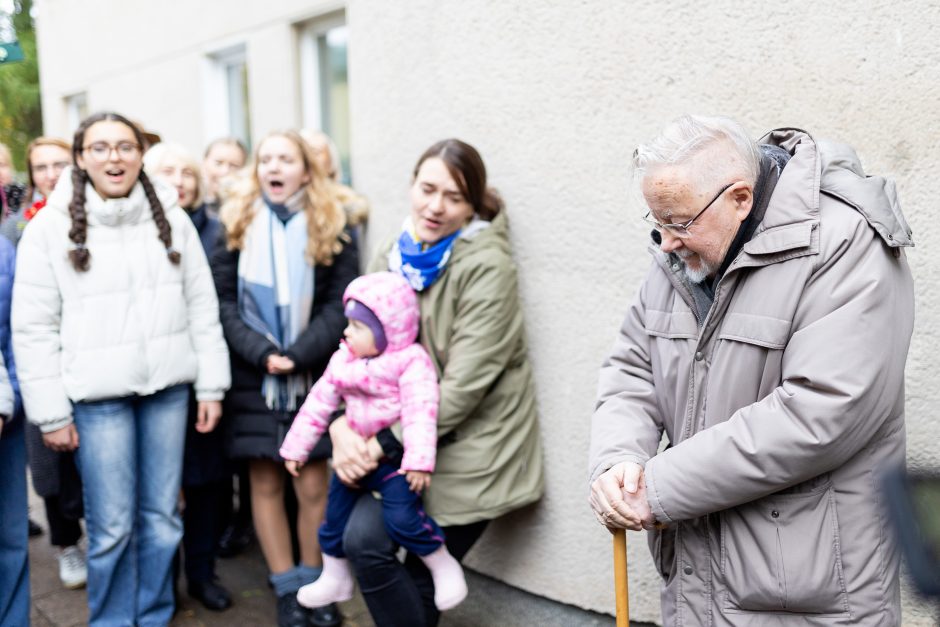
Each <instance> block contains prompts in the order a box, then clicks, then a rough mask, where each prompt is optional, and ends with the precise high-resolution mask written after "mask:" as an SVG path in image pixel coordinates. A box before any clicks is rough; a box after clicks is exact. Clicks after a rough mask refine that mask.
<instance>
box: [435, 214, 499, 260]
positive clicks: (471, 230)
mask: <svg viewBox="0 0 940 627" xmlns="http://www.w3.org/2000/svg"><path fill="white" fill-rule="evenodd" d="M494 249H495V250H499V251H501V252H503V253H505V254H507V255H509V254H510V252H511V251H510V247H509V221H508V220H507V219H506V212H505V210H503V211H500V212H499V213H498V214H496V217H495V218H493V219H492V220H490V221H486V220H481V219H479V218H477V219H474V220H473V221H472V222H471V223H470V224H469V225H468V226H467V227H465V228H464V229H463V231H462V232H461V233H460V236H459V237H458V238H457V241H456V242H455V243H454V248H453V250H452V251H451V258H450V261H449V262H448V263H449V264H450V265H453V264H455V263H461V261H463V260H464V259H466V258H469V257H473V256H474V255H476V254H477V253H479V252H482V251H491V250H494Z"/></svg>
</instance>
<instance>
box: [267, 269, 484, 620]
mask: <svg viewBox="0 0 940 627" xmlns="http://www.w3.org/2000/svg"><path fill="white" fill-rule="evenodd" d="M343 304H344V306H345V308H346V317H347V318H348V319H349V324H348V325H347V327H346V330H345V331H344V332H343V335H344V338H345V339H344V340H343V342H342V343H341V345H340V347H339V350H337V351H336V352H335V353H334V354H333V357H332V358H331V359H330V363H329V365H328V366H327V367H326V371H325V372H324V373H323V376H322V377H321V378H320V380H319V381H317V382H316V384H315V385H314V386H313V388H312V389H311V390H310V394H309V395H308V396H307V400H306V401H304V404H303V406H302V407H301V408H300V411H299V412H298V414H297V417H296V418H294V422H293V424H292V425H291V428H290V431H289V432H288V433H287V436H286V437H285V438H284V443H283V444H282V445H281V449H280V454H281V457H283V458H284V459H285V460H287V461H286V462H285V465H286V467H287V470H288V472H290V473H291V474H293V475H295V476H296V475H297V474H298V470H299V468H300V466H302V465H303V463H304V462H305V461H306V460H307V455H308V454H309V453H310V451H311V450H313V447H314V446H315V445H316V443H317V441H319V439H320V438H321V437H322V436H323V433H324V431H326V429H327V427H328V426H329V418H330V414H332V413H333V411H334V410H336V408H337V407H338V406H339V405H340V403H341V402H343V401H345V403H346V420H347V422H348V423H349V426H350V427H351V428H352V429H354V430H355V431H356V432H357V433H359V435H361V436H362V437H364V438H366V439H368V438H370V437H372V436H373V435H375V434H376V433H378V432H379V431H381V430H382V429H384V428H386V427H388V426H390V425H392V424H394V423H396V422H398V421H399V420H400V421H401V427H402V429H401V433H402V443H403V446H404V449H405V452H404V456H403V457H402V462H401V468H396V467H394V466H392V465H391V464H389V463H386V462H385V460H383V462H380V463H379V466H378V468H376V469H375V470H374V471H373V472H372V473H370V474H369V475H367V476H366V477H363V478H362V479H361V480H360V481H359V488H358V489H357V488H350V487H348V486H346V485H344V484H343V483H342V482H340V480H339V479H338V478H337V476H336V474H335V473H334V475H333V477H332V479H331V480H330V492H329V498H328V501H327V505H326V520H324V522H323V525H322V526H321V527H320V531H319V538H320V549H321V551H322V552H323V573H322V574H321V575H320V578H319V579H317V580H316V581H315V582H313V583H311V584H308V585H306V586H303V587H302V588H301V589H300V590H299V591H298V592H297V600H298V602H299V603H300V604H301V605H303V606H306V607H321V606H323V605H328V604H330V603H336V602H340V601H346V600H348V599H350V598H351V597H352V593H353V578H352V574H351V572H350V569H349V564H348V563H347V561H346V559H345V558H344V554H343V530H344V529H345V528H346V523H347V522H348V520H349V516H350V514H351V513H352V509H353V506H354V505H355V503H356V500H357V499H358V498H359V496H360V495H361V494H362V493H363V492H364V491H366V492H371V491H377V492H379V493H380V494H381V495H382V514H383V517H384V520H385V528H386V530H387V531H388V534H389V536H390V537H391V538H392V539H393V540H394V541H396V542H397V543H399V544H400V545H401V546H403V547H405V548H406V549H408V550H409V551H411V552H413V553H414V554H416V555H418V556H419V557H420V558H421V560H422V561H423V562H424V563H425V565H426V566H427V567H428V570H430V571H431V576H432V578H433V580H434V603H435V605H436V606H437V607H438V609H440V610H442V611H443V610H447V609H450V608H452V607H455V606H456V605H458V604H459V603H460V602H461V601H463V599H464V598H465V597H466V596H467V584H466V581H465V580H464V575H463V569H462V568H461V567H460V564H459V562H457V560H456V559H454V557H453V556H452V555H451V554H450V553H449V552H448V551H447V547H446V546H444V533H443V532H442V531H441V529H440V527H439V526H438V525H437V523H436V522H434V520H433V519H431V518H430V517H429V516H428V515H427V514H426V513H425V512H424V508H423V506H422V504H421V497H420V492H421V490H423V489H425V488H426V487H428V486H429V485H430V483H431V476H430V474H431V472H433V470H434V460H435V457H436V454H437V406H438V399H439V395H440V392H439V389H438V384H437V375H436V373H435V371H434V364H433V363H431V358H430V357H429V356H428V354H427V352H426V351H425V350H424V348H423V347H422V346H421V345H420V344H418V343H417V342H416V340H417V337H418V322H419V318H420V314H419V310H418V299H417V296H416V295H415V293H414V291H413V290H412V289H411V287H410V286H409V285H408V282H407V281H406V280H405V279H404V277H402V276H401V275H400V274H395V273H391V272H379V273H376V274H367V275H365V276H361V277H359V278H357V279H356V280H354V281H353V282H352V283H350V284H349V287H347V288H346V292H345V294H343Z"/></svg>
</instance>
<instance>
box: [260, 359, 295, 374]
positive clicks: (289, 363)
mask: <svg viewBox="0 0 940 627" xmlns="http://www.w3.org/2000/svg"><path fill="white" fill-rule="evenodd" d="M265 366H266V367H267V369H268V374H290V373H292V372H293V371H294V368H295V367H296V364H295V363H294V360H293V359H291V358H290V357H287V356H285V355H278V354H273V355H268V358H267V360H266V361H265Z"/></svg>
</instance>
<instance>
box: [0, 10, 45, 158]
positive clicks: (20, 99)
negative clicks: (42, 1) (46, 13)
mask: <svg viewBox="0 0 940 627" xmlns="http://www.w3.org/2000/svg"><path fill="white" fill-rule="evenodd" d="M32 4H33V3H32V0H18V1H17V2H16V9H15V13H14V16H13V26H14V28H16V35H17V39H19V43H20V47H21V48H22V49H23V55H24V56H25V57H26V58H25V60H24V61H21V62H17V63H5V64H3V65H0V142H2V143H4V144H6V145H7V146H9V148H10V152H12V153H13V164H14V167H15V168H16V170H17V171H19V172H24V171H25V165H26V161H25V156H26V146H27V144H29V142H30V140H32V139H33V138H34V137H38V136H39V135H41V134H42V108H41V105H40V101H39V63H38V60H37V57H36V30H35V28H34V27H33V20H32V17H31V16H30V9H31V8H32Z"/></svg>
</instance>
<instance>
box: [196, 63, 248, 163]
mask: <svg viewBox="0 0 940 627" xmlns="http://www.w3.org/2000/svg"><path fill="white" fill-rule="evenodd" d="M204 69H205V72H204V78H205V80H204V81H203V89H204V92H203V103H204V120H205V129H206V137H205V141H206V142H208V141H211V140H213V139H216V138H218V137H237V138H238V139H240V140H241V141H242V142H244V144H245V145H246V146H248V148H249V150H250V149H251V107H250V104H249V94H248V64H247V61H246V54H245V46H244V45H243V44H242V45H237V46H233V47H230V48H226V49H224V50H221V51H218V52H213V53H211V54H209V55H208V57H207V63H206V64H205V67H204Z"/></svg>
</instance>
